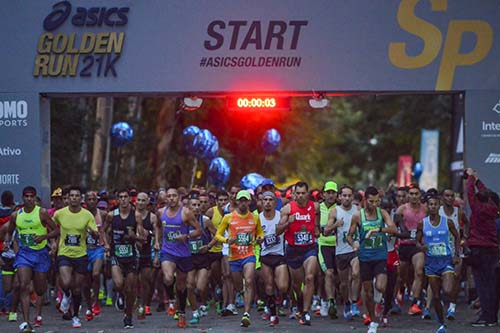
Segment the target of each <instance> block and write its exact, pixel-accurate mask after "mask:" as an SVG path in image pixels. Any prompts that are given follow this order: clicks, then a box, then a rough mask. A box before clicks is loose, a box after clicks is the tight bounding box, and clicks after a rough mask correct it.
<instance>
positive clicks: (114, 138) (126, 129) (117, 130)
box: [109, 122, 134, 147]
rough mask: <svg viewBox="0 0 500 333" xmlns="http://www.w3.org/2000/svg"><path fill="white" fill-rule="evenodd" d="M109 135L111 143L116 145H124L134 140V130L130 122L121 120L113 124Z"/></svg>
mask: <svg viewBox="0 0 500 333" xmlns="http://www.w3.org/2000/svg"><path fill="white" fill-rule="evenodd" d="M109 135H110V136H111V143H112V144H113V145H114V146H116V147H122V146H125V145H126V144H127V143H129V142H130V141H132V138H133V137H134V130H133V129H132V127H130V125H129V124H128V123H125V122H119V123H116V124H114V125H113V126H111V129H110V131H109Z"/></svg>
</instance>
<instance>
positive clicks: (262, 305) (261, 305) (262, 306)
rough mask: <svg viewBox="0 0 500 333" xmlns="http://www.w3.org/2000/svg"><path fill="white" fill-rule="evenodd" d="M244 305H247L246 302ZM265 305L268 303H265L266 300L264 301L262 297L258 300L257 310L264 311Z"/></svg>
mask: <svg viewBox="0 0 500 333" xmlns="http://www.w3.org/2000/svg"><path fill="white" fill-rule="evenodd" d="M243 305H245V304H243ZM265 306H266V304H265V303H264V301H262V300H260V299H258V300H257V311H259V312H262V311H264V308H265Z"/></svg>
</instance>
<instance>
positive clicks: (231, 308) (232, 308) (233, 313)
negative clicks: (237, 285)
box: [223, 304, 238, 316]
mask: <svg viewBox="0 0 500 333" xmlns="http://www.w3.org/2000/svg"><path fill="white" fill-rule="evenodd" d="M224 313H227V314H226V316H228V315H229V316H237V315H238V310H237V309H236V306H235V305H234V304H229V305H228V306H226V309H225V310H224ZM223 316H224V314H223Z"/></svg>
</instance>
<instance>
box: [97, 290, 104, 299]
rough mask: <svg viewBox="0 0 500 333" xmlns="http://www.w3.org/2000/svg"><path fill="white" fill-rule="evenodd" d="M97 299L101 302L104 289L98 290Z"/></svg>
mask: <svg viewBox="0 0 500 333" xmlns="http://www.w3.org/2000/svg"><path fill="white" fill-rule="evenodd" d="M97 299H98V300H99V301H102V300H103V299H104V289H99V294H98V295H97Z"/></svg>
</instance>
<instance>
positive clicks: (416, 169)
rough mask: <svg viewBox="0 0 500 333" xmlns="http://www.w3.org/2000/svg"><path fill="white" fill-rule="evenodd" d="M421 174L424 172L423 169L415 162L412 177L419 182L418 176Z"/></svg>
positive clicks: (420, 164)
mask: <svg viewBox="0 0 500 333" xmlns="http://www.w3.org/2000/svg"><path fill="white" fill-rule="evenodd" d="M422 172H424V168H423V166H422V163H420V162H415V165H414V166H413V176H414V177H415V178H416V179H417V180H419V179H420V176H422Z"/></svg>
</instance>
